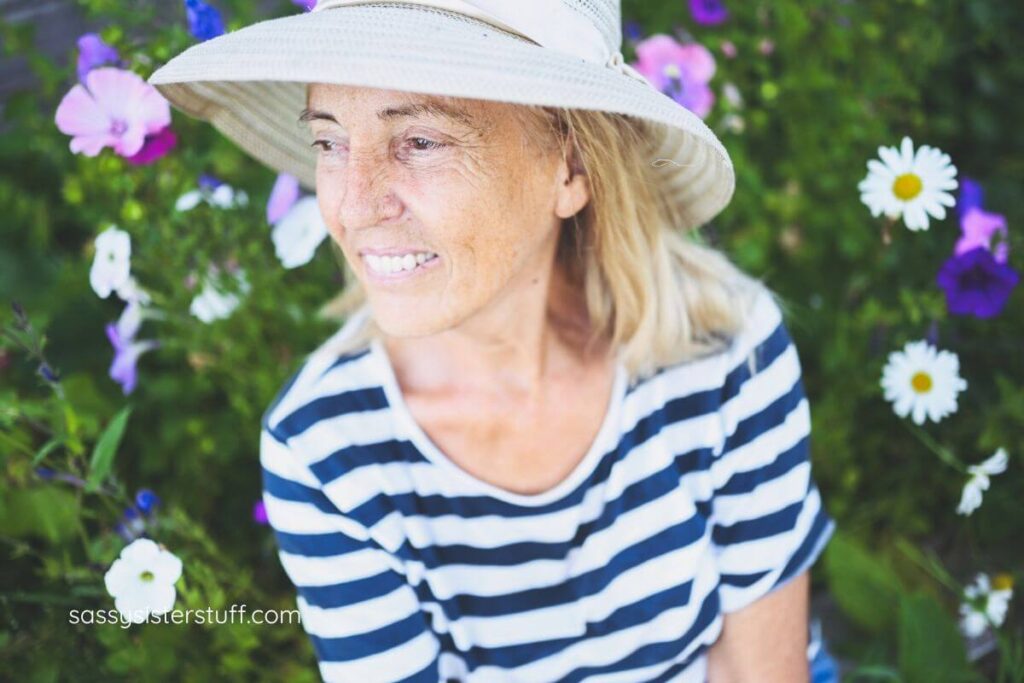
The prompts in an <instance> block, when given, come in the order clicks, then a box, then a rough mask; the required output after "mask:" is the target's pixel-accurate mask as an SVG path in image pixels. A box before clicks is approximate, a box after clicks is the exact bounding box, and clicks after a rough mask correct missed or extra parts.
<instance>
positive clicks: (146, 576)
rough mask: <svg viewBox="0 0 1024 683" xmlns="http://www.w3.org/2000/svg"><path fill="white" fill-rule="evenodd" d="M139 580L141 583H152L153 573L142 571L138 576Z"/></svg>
mask: <svg viewBox="0 0 1024 683" xmlns="http://www.w3.org/2000/svg"><path fill="white" fill-rule="evenodd" d="M139 578H140V579H142V580H143V581H152V580H153V572H151V571H149V570H148V569H147V570H146V571H144V572H142V573H141V574H139Z"/></svg>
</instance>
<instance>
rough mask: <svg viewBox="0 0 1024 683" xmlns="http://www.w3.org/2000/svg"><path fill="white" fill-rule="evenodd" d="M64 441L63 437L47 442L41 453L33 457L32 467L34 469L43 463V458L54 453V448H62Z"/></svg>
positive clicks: (56, 437)
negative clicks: (51, 452)
mask: <svg viewBox="0 0 1024 683" xmlns="http://www.w3.org/2000/svg"><path fill="white" fill-rule="evenodd" d="M63 441H64V440H63V439H62V438H61V437H59V436H55V437H53V438H52V439H50V440H49V441H47V442H46V443H45V444H43V447H42V448H40V449H39V452H38V453H36V454H35V456H33V458H32V466H33V467H34V466H36V465H38V464H39V463H41V462H42V461H43V458H45V457H46V456H47V455H49V454H50V451H52V450H53V449H54V448H57V447H58V446H60V445H61V444H62V443H63Z"/></svg>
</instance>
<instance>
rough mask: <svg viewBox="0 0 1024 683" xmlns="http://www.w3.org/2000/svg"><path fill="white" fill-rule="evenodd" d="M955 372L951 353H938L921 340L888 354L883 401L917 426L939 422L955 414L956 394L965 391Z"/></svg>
mask: <svg viewBox="0 0 1024 683" xmlns="http://www.w3.org/2000/svg"><path fill="white" fill-rule="evenodd" d="M959 372H960V359H959V358H958V357H957V355H956V354H955V353H952V352H950V351H938V350H936V348H935V347H934V346H932V345H931V344H929V343H928V342H927V341H925V340H921V341H916V342H908V343H907V344H906V345H905V346H904V347H903V350H902V351H893V352H892V353H890V354H889V361H888V362H887V363H886V365H885V369H884V370H883V371H882V381H881V384H882V388H883V389H884V390H885V399H886V400H887V401H892V402H893V411H895V413H896V414H897V415H899V416H900V417H906V416H907V415H908V414H911V413H912V415H911V417H912V419H913V420H914V422H915V423H917V424H918V425H920V424H923V423H924V421H925V418H926V417H928V418H930V419H931V420H932V421H933V422H939V421H940V420H942V418H944V417H945V416H946V415H949V414H950V413H955V412H956V409H957V404H956V397H957V394H958V393H959V392H961V391H963V390H964V389H966V388H967V380H965V379H963V378H961V377H960V376H959Z"/></svg>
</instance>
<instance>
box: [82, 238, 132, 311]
mask: <svg viewBox="0 0 1024 683" xmlns="http://www.w3.org/2000/svg"><path fill="white" fill-rule="evenodd" d="M93 244H94V245H95V247H96V253H95V255H94V256H93V260H92V267H91V268H90V269H89V284H90V285H91V286H92V291H94V292H96V294H97V296H99V297H100V298H101V299H106V298H107V297H108V296H110V293H111V292H112V291H115V290H117V289H120V288H121V287H124V286H126V285H127V284H128V281H129V278H130V277H131V266H132V261H131V259H132V240H131V236H130V235H129V234H128V233H127V232H125V231H124V230H121V229H120V228H118V227H117V226H114V225H112V226H110V227H109V228H107V229H106V230H104V231H103V232H101V233H100V234H99V235H97V236H96V240H95V241H94V242H93Z"/></svg>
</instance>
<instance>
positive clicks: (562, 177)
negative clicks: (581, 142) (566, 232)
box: [555, 132, 590, 218]
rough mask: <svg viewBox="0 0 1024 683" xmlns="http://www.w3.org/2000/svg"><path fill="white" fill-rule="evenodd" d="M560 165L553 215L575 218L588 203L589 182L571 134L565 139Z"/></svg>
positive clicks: (574, 139)
mask: <svg viewBox="0 0 1024 683" xmlns="http://www.w3.org/2000/svg"><path fill="white" fill-rule="evenodd" d="M563 149H564V152H565V153H564V154H563V157H562V163H561V164H560V165H559V171H558V182H559V185H558V197H557V201H556V202H555V214H556V215H557V216H558V217H559V218H570V217H572V216H575V215H576V214H577V213H579V212H580V210H581V209H582V208H583V207H584V206H586V205H587V202H589V201H590V182H589V178H587V175H586V172H585V171H584V169H583V164H582V162H581V159H580V154H579V150H578V149H577V147H576V138H575V136H574V135H573V133H572V132H570V133H569V135H568V136H567V137H566V140H565V147H564V148H563Z"/></svg>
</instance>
